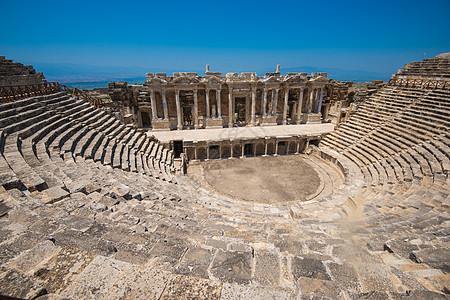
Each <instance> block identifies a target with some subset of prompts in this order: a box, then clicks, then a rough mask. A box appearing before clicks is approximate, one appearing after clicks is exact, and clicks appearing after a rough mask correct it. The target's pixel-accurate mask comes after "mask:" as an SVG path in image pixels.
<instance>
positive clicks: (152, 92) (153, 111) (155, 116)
mask: <svg viewBox="0 0 450 300" xmlns="http://www.w3.org/2000/svg"><path fill="white" fill-rule="evenodd" d="M150 104H151V106H152V118H153V119H157V118H158V113H157V111H156V101H155V91H154V90H151V91H150Z"/></svg>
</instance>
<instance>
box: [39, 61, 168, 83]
mask: <svg viewBox="0 0 450 300" xmlns="http://www.w3.org/2000/svg"><path fill="white" fill-rule="evenodd" d="M32 65H33V67H34V69H35V70H36V71H37V72H43V73H44V76H45V78H46V79H47V81H59V82H62V83H65V82H96V81H114V80H124V79H134V78H145V73H147V72H150V71H151V70H149V68H144V67H136V66H133V67H120V66H93V65H87V64H70V63H62V64H57V63H39V62H37V63H32ZM158 72H164V70H158Z"/></svg>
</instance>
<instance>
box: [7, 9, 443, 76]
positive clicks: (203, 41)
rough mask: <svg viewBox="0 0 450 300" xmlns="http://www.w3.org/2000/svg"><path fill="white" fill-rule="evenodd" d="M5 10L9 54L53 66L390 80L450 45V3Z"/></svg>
mask: <svg viewBox="0 0 450 300" xmlns="http://www.w3.org/2000/svg"><path fill="white" fill-rule="evenodd" d="M0 7H1V11H2V12H3V13H2V18H0V26H1V28H2V34H1V39H0V55H5V56H6V57H7V58H9V59H13V60H14V61H18V62H23V63H32V64H34V66H35V68H36V69H37V70H38V71H42V68H44V72H45V68H46V66H47V65H46V64H48V63H58V64H68V63H70V64H85V65H94V66H99V67H100V66H102V67H103V66H117V67H124V66H127V67H141V68H144V69H148V72H154V71H160V70H169V71H170V70H178V71H179V70H186V71H198V72H202V71H204V65H205V64H210V65H211V70H212V71H221V72H243V71H257V72H261V71H264V70H272V69H275V65H276V64H277V63H278V64H281V71H282V72H283V68H295V67H301V66H311V67H315V68H319V69H321V68H323V69H326V68H339V69H345V70H360V71H365V72H372V73H377V74H384V75H383V76H386V79H388V78H389V77H390V75H391V74H392V73H395V72H396V71H397V69H399V68H402V67H403V65H404V64H405V63H408V62H411V61H418V60H421V59H422V58H423V55H424V52H426V57H433V56H435V55H437V54H439V53H442V52H449V51H450V33H449V32H450V31H449V29H450V1H449V0H429V1H415V0H410V1H395V0H391V1H312V0H311V1H298V0H297V1H265V0H260V1H234V0H229V1H134V2H132V1H93V0H91V1H66V0H60V1H16V0H12V1H11V0H0ZM5 12H6V13H5ZM41 65H42V68H41V69H40V68H39V66H41ZM99 69H101V68H99ZM139 70H140V71H141V69H139ZM299 71H301V70H299ZM72 72H76V71H73V70H72ZM44 75H45V73H44ZM142 75H144V74H142Z"/></svg>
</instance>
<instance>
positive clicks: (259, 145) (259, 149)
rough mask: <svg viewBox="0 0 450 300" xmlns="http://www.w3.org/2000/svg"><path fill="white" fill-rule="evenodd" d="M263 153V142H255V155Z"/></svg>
mask: <svg viewBox="0 0 450 300" xmlns="http://www.w3.org/2000/svg"><path fill="white" fill-rule="evenodd" d="M264 153H265V147H264V143H257V144H256V156H262V155H264Z"/></svg>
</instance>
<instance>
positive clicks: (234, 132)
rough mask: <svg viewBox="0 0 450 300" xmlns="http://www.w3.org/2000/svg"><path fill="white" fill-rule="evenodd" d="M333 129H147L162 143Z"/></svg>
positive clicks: (305, 126)
mask: <svg viewBox="0 0 450 300" xmlns="http://www.w3.org/2000/svg"><path fill="white" fill-rule="evenodd" d="M333 130H334V124H331V123H326V124H302V125H278V126H256V127H233V128H219V129H198V130H173V131H149V132H148V134H149V135H154V136H155V137H156V138H157V139H158V140H159V141H161V142H162V143H167V142H170V141H173V140H189V141H218V140H236V139H256V138H263V137H277V136H278V137H281V136H283V137H284V136H296V135H319V134H323V133H328V132H331V131H333Z"/></svg>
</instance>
